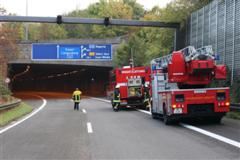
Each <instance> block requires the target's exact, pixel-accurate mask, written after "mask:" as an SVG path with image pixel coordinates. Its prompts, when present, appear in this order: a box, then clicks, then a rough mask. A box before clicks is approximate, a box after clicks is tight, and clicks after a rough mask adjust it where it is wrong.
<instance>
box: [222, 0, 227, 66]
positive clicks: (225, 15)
mask: <svg viewBox="0 0 240 160" xmlns="http://www.w3.org/2000/svg"><path fill="white" fill-rule="evenodd" d="M224 5H225V10H224V12H225V13H224V53H223V56H224V57H223V58H224V64H226V23H227V2H226V0H225V4H224Z"/></svg>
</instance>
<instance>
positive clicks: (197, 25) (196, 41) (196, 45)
mask: <svg viewBox="0 0 240 160" xmlns="http://www.w3.org/2000/svg"><path fill="white" fill-rule="evenodd" d="M198 12H199V11H197V25H196V45H195V47H196V48H199V47H198Z"/></svg>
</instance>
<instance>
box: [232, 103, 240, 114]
mask: <svg viewBox="0 0 240 160" xmlns="http://www.w3.org/2000/svg"><path fill="white" fill-rule="evenodd" d="M230 110H231V111H236V112H240V104H231V106H230Z"/></svg>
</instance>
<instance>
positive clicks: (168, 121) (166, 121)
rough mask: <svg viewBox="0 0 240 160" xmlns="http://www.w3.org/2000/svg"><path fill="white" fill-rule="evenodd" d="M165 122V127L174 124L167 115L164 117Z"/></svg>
mask: <svg viewBox="0 0 240 160" xmlns="http://www.w3.org/2000/svg"><path fill="white" fill-rule="evenodd" d="M163 122H164V124H165V125H170V124H172V121H171V119H170V118H169V116H168V115H166V114H164V115H163Z"/></svg>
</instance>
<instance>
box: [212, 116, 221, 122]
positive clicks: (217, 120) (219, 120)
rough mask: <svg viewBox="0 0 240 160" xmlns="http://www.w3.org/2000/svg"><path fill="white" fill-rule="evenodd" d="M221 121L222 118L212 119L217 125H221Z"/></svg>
mask: <svg viewBox="0 0 240 160" xmlns="http://www.w3.org/2000/svg"><path fill="white" fill-rule="evenodd" d="M221 120H222V116H220V117H212V118H211V122H212V123H216V124H220V123H221Z"/></svg>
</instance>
